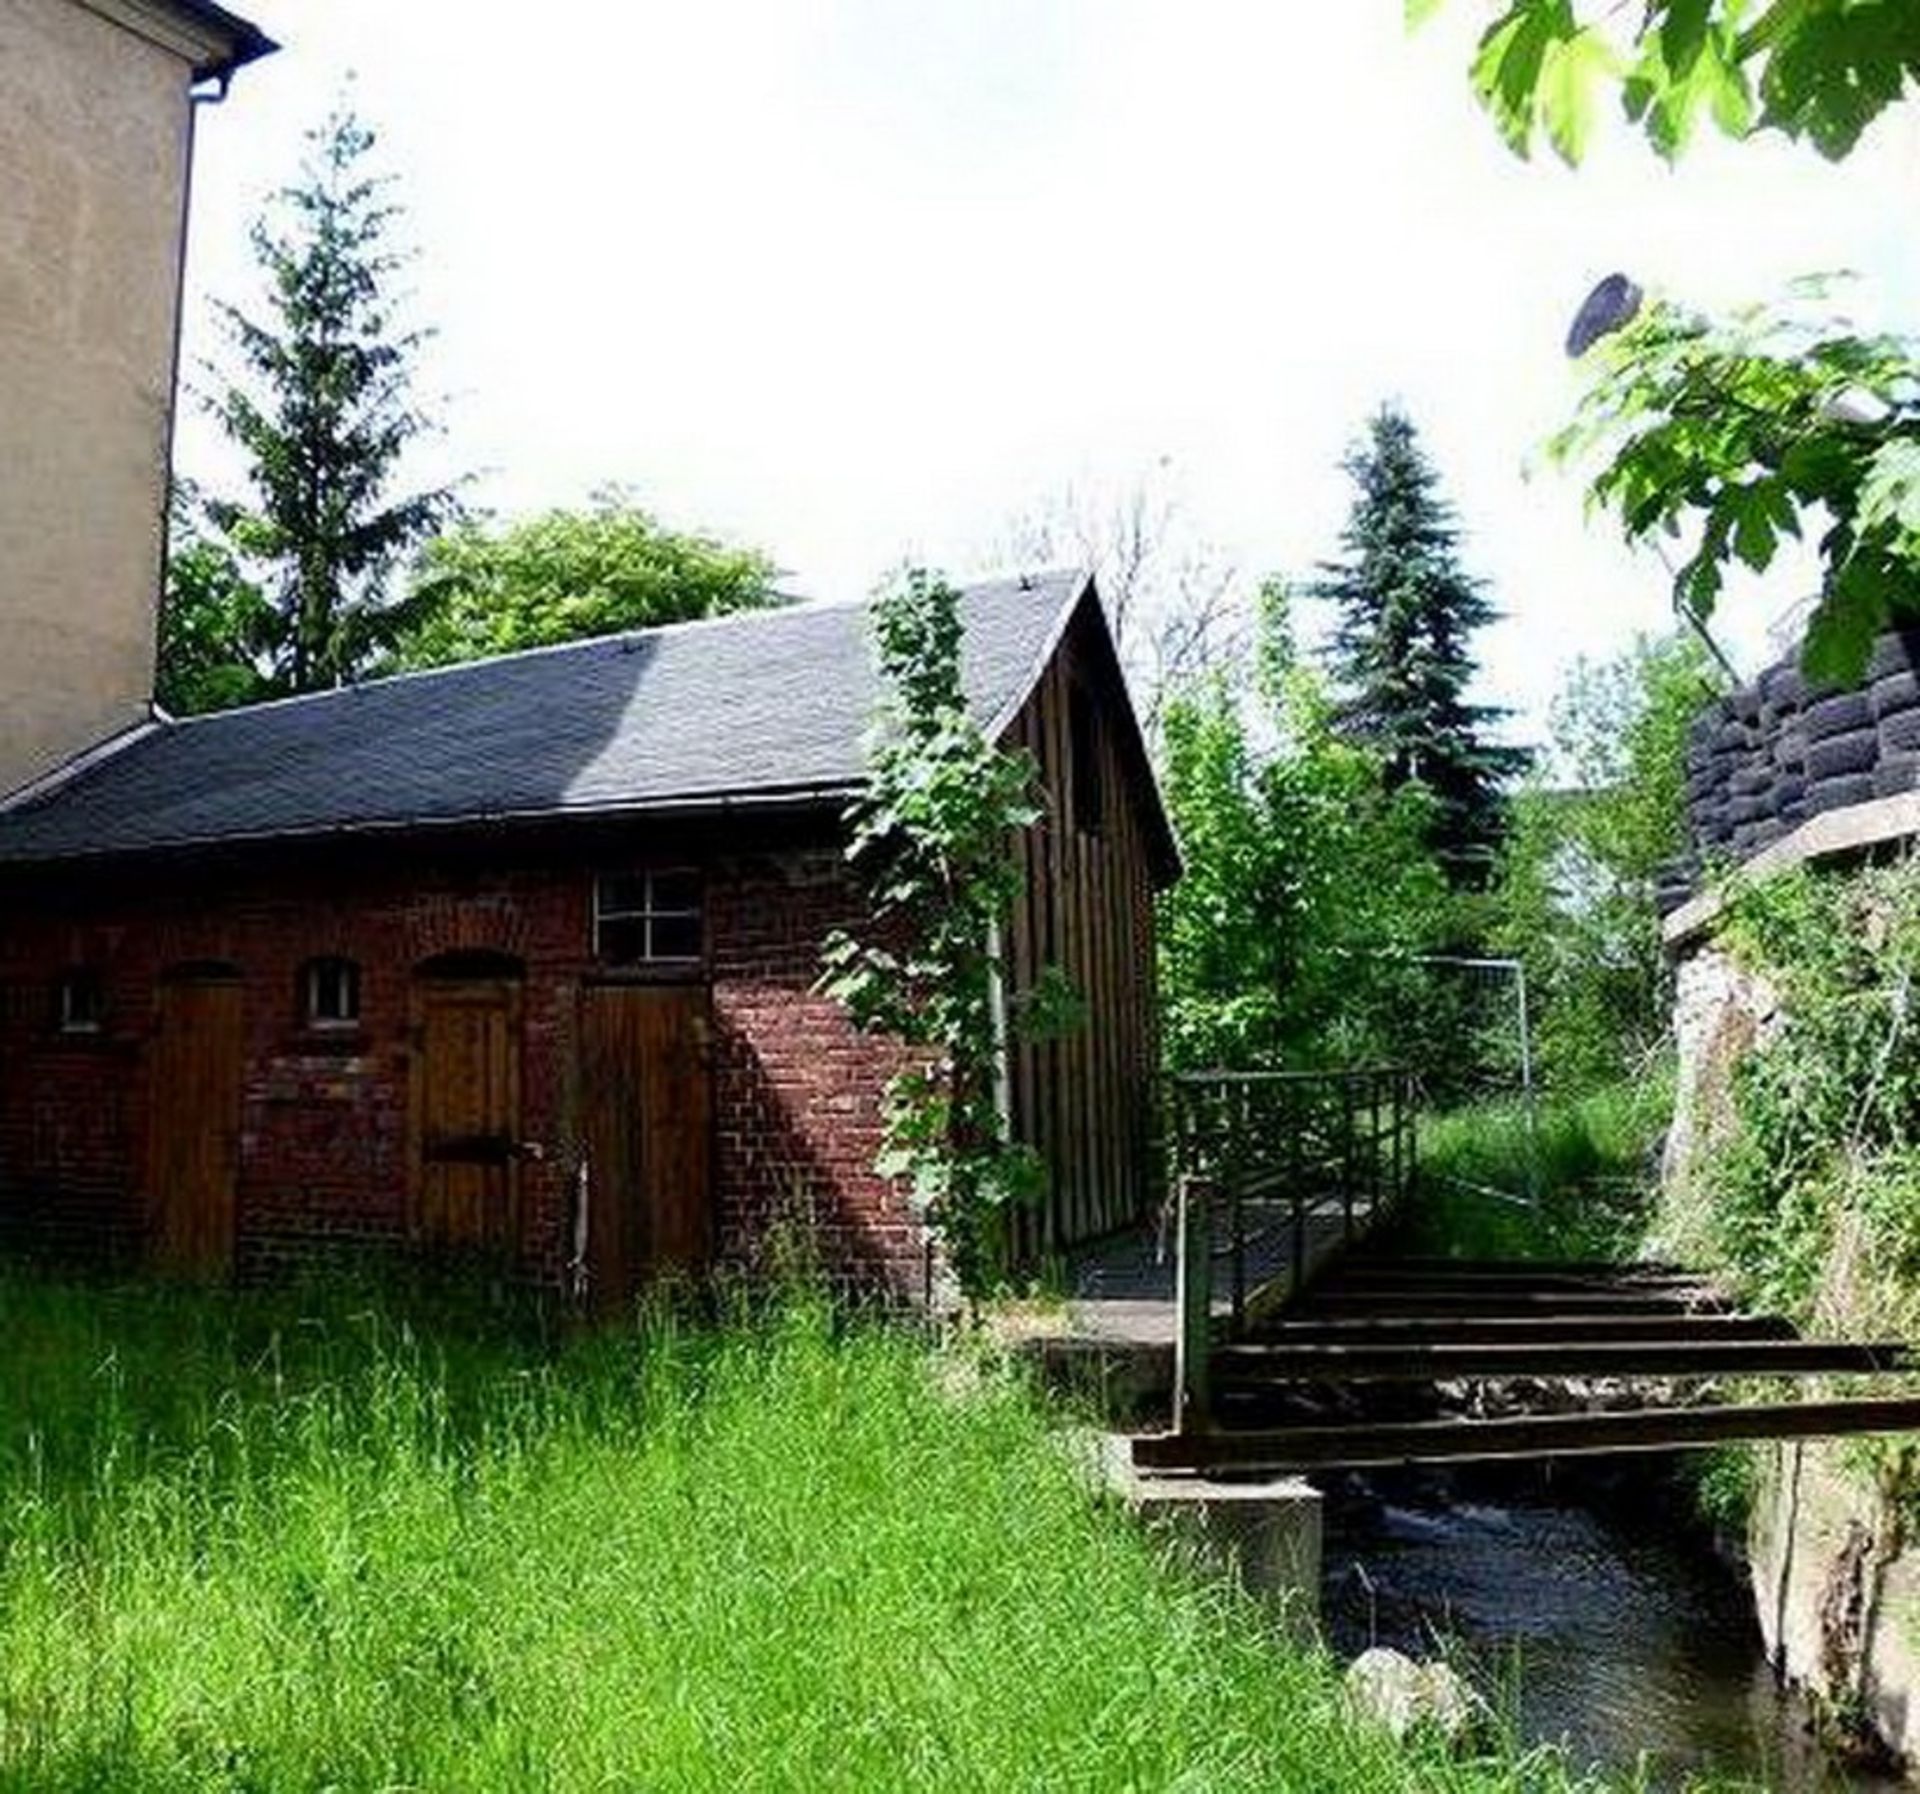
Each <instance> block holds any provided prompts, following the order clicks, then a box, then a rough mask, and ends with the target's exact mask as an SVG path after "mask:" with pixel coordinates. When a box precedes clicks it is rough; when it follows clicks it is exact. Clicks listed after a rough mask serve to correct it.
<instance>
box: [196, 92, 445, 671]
mask: <svg viewBox="0 0 1920 1794" xmlns="http://www.w3.org/2000/svg"><path fill="white" fill-rule="evenodd" d="M309 143H310V146H311V153H310V157H309V160H308V162H307V164H306V167H305V169H304V170H303V173H302V176H301V179H300V181H299V183H298V184H297V185H295V186H292V187H289V188H287V189H285V190H284V191H283V192H282V193H281V195H280V203H279V211H280V214H281V216H280V217H279V218H278V219H276V218H273V217H268V218H263V219H262V220H261V221H260V222H259V223H257V224H256V225H255V227H254V232H253V246H254V252H255V254H256V256H257V257H258V258H259V262H260V265H261V268H262V269H263V271H264V272H265V274H266V277H267V283H268V296H267V315H266V317H265V319H264V320H261V319H256V318H254V317H250V316H249V315H248V314H247V313H246V312H244V311H242V310H241V309H240V308H239V307H237V306H234V305H222V306H221V307H220V308H219V311H220V315H221V317H222V319H223V321H224V323H225V326H226V330H227V334H228V336H229V338H230V340H231V343H232V346H233V349H234V351H235V352H236V354H237V356H238V360H239V364H240V368H241V370H242V371H241V376H240V378H239V379H238V380H236V381H235V382H233V383H232V384H230V385H229V386H228V387H227V388H226V390H225V392H224V393H223V394H221V395H220V396H218V397H217V398H215V399H214V400H213V401H212V402H211V409H212V411H213V414H214V415H215V417H217V418H218V419H219V421H220V423H221V424H222V425H223V426H224V428H225V429H226V431H227V434H228V435H229V436H231V437H232V439H233V440H234V442H235V443H237V444H238V445H239V447H240V448H241V449H242V450H243V451H244V452H245V454H246V456H247V460H248V464H249V465H248V473H249V477H250V479H251V482H252V486H253V499H252V501H251V502H248V503H242V502H238V501H231V500H229V501H222V502H217V503H212V504H210V505H209V506H208V513H209V515H210V516H211V517H212V519H213V520H214V522H215V523H216V524H217V525H218V526H219V527H220V529H221V530H222V532H223V533H224V535H225V537H226V542H227V546H228V548H229V549H230V551H231V553H232V554H233V556H234V557H235V559H236V561H237V563H238V565H239V566H240V567H242V568H243V569H244V570H245V571H246V572H247V574H248V576H249V577H251V578H254V579H255V580H256V581H257V583H258V584H259V586H260V587H261V588H262V589H263V590H264V591H265V592H266V593H267V595H268V598H269V601H270V603H271V605H272V608H273V612H274V618H273V626H272V627H271V628H270V629H266V630H263V631H260V632H258V634H256V633H255V632H254V631H253V629H252V624H253V623H254V622H255V621H257V619H254V618H252V617H249V618H247V619H246V621H247V624H248V630H247V635H246V639H245V640H236V641H235V642H234V644H233V646H234V648H235V650H236V655H235V658H236V659H238V660H240V661H243V662H246V663H248V664H252V662H253V661H254V659H255V658H256V657H257V658H258V660H259V661H260V662H262V663H263V664H264V677H265V679H266V682H267V684H268V686H269V687H270V689H272V690H273V691H277V692H279V691H289V692H297V691H312V690H317V689H322V688H325V687H327V686H333V685H338V684H340V683H342V682H343V681H345V680H347V679H350V678H352V677H353V676H354V675H355V674H356V673H358V672H360V671H362V670H363V669H364V668H366V667H367V666H368V665H369V664H370V663H371V662H372V661H373V660H374V659H375V658H376V657H378V656H379V655H380V654H381V653H382V652H384V651H385V650H387V649H388V648H390V647H391V645H392V644H393V642H394V641H395V640H396V639H397V637H398V636H399V635H400V634H401V633H402V632H403V631H404V630H405V628H406V627H407V626H408V625H409V624H410V623H411V622H412V621H413V620H414V614H413V613H414V607H413V605H412V603H411V602H410V601H408V602H398V603H395V602H389V593H388V588H389V584H390V582H391V580H392V577H393V575H394V573H395V572H396V570H397V569H398V568H399V567H400V566H401V565H402V564H403V563H404V562H405V560H406V558H407V557H408V555H409V554H410V553H411V552H412V550H413V549H414V548H415V547H416V545H417V544H419V543H420V542H421V541H422V540H423V539H425V538H426V537H428V536H430V535H431V534H433V532H434V531H435V530H437V529H438V528H440V527H441V526H442V525H443V524H444V523H445V522H446V521H447V520H448V519H449V518H450V517H451V516H452V515H453V513H454V509H455V506H454V500H453V495H452V493H451V491H450V490H449V489H446V488H439V489H434V490H425V491H416V492H409V493H405V494H396V492H395V489H394V482H395V477H396V474H397V472H398V466H399V463H400V461H401V459H402V457H403V456H404V455H405V453H406V451H407V449H408V447H409V445H410V444H411V443H412V442H413V441H414V440H415V438H417V437H418V436H419V435H420V434H421V433H422V431H423V430H425V429H426V428H427V422H426V419H425V418H424V417H423V415H422V414H421V413H420V412H419V411H418V410H417V409H415V408H414V406H413V405H412V403H411V402H410V398H409V388H410V382H411V376H412V372H413V367H414V363H415V360H416V357H417V354H418V351H419V349H420V346H421V344H422V342H423V341H424V340H425V333H424V332H422V331H418V330H408V329H404V328H401V327H399V326H397V325H396V323H395V321H394V306H395V296H394V293H393V291H392V288H393V281H394V276H395V275H396V274H397V272H398V271H399V269H400V268H401V267H402V266H403V265H404V262H405V259H406V258H405V257H404V256H403V255H402V254H401V253H400V252H398V251H397V250H395V249H394V248H393V247H392V246H391V243H390V234H391V230H392V226H393V221H394V218H395V216H396V212H395V208H394V207H393V206H392V205H391V204H390V203H389V202H388V200H387V198H386V194H387V190H388V186H389V183H388V181H387V180H386V179H384V178H381V177H377V176H373V175H369V174H367V173H366V172H365V167H364V165H365V159H366V157H367V155H368V154H369V152H370V151H371V150H372V149H373V146H374V136H373V133H372V132H371V131H370V130H368V129H367V128H366V127H365V126H364V125H363V124H361V123H360V122H359V121H358V120H357V119H355V118H354V117H352V116H351V115H350V114H344V113H343V114H337V115H335V116H334V117H333V118H331V119H329V120H328V121H327V123H326V124H324V125H323V126H322V127H320V129H319V130H317V131H315V132H314V133H312V135H311V136H310V138H309Z"/></svg>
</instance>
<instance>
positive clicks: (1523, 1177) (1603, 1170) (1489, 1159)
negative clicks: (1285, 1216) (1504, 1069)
mask: <svg viewBox="0 0 1920 1794" xmlns="http://www.w3.org/2000/svg"><path fill="white" fill-rule="evenodd" d="M1669 1103H1670V1090H1669V1087H1668V1084H1667V1082H1666V1080H1665V1079H1661V1078H1654V1079H1649V1080H1648V1081H1646V1082H1645V1083H1642V1084H1631V1085H1628V1084H1617V1085H1611V1086H1609V1087H1607V1088H1605V1089H1602V1090H1598V1091H1594V1092H1591V1093H1590V1094H1588V1095H1585V1096H1581V1097H1575V1098H1557V1099H1556V1098H1543V1099H1542V1100H1541V1101H1540V1103H1539V1105H1538V1107H1537V1110H1536V1111H1535V1112H1534V1113H1533V1114H1532V1115H1531V1116H1530V1115H1529V1113H1528V1111H1527V1109H1526V1107H1525V1105H1524V1104H1522V1103H1521V1102H1519V1101H1508V1102H1502V1103H1484V1104H1478V1105H1476V1106H1474V1107H1472V1108H1467V1109H1457V1110H1454V1111H1452V1112H1451V1113H1449V1114H1445V1115H1439V1116H1432V1117H1429V1118H1428V1119H1427V1120H1425V1121H1424V1122H1423V1123H1422V1125H1421V1129H1420V1138H1419V1173H1420V1178H1419V1190H1418V1193H1417V1195H1416V1197H1415V1199H1414V1201H1413V1202H1412V1204H1411V1205H1410V1206H1409V1210H1408V1213H1407V1215H1406V1218H1405V1220H1404V1221H1403V1222H1402V1224H1401V1227H1400V1230H1399V1232H1398V1233H1397V1235H1396V1238H1395V1244H1396V1245H1397V1246H1398V1247H1399V1248H1400V1249H1402V1250H1405V1251H1409V1252H1416V1253H1431V1254H1434V1255H1437V1256H1442V1257H1452V1258H1611V1257H1631V1256H1632V1255H1633V1253H1634V1250H1635V1249H1636V1247H1637V1245H1638V1241H1639V1237H1640V1234H1641V1232H1642V1230H1643V1228H1644V1226H1645V1223H1646V1219H1647V1213H1648V1207H1649V1204H1650V1202H1651V1199H1652V1191H1653V1186H1654V1182H1655V1174H1654V1169H1653V1163H1652V1161H1653V1157H1654V1154H1655V1152H1656V1150H1657V1147H1658V1143H1659V1139H1660V1135H1661V1132H1662V1130H1663V1129H1664V1128H1665V1126H1666V1121H1667V1115H1668V1110H1669Z"/></svg>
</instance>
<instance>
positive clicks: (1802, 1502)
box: [1658, 934, 1920, 1756]
mask: <svg viewBox="0 0 1920 1794" xmlns="http://www.w3.org/2000/svg"><path fill="white" fill-rule="evenodd" d="M1675 983H1676V992H1675V1012H1674V1033H1675V1044H1676V1048H1677V1061H1678V1063H1677V1082H1676V1089H1675V1106H1674V1121H1673V1127H1672V1130H1671V1132H1670V1134H1669V1136H1668V1141H1667V1153H1666V1162H1665V1166H1664V1185H1665V1187H1664V1191H1663V1203H1662V1226H1661V1235H1662V1237H1661V1238H1660V1239H1659V1241H1658V1249H1659V1250H1660V1251H1661V1252H1662V1253H1663V1254H1668V1255H1672V1256H1675V1257H1678V1258H1680V1259H1682V1260H1686V1261H1690V1262H1695V1263H1702V1262H1705V1263H1711V1262H1712V1254H1711V1250H1710V1246H1709V1243H1708V1240H1707V1227H1708V1223H1709V1205H1708V1192H1707V1190H1706V1188H1705V1187H1704V1180H1703V1177H1702V1172H1703V1169H1704V1167H1705V1166H1706V1165H1707V1164H1708V1163H1709V1162H1710V1160H1711V1156H1712V1154H1713V1152H1714V1151H1715V1150H1716V1148H1717V1147H1718V1146H1719V1145H1721V1144H1722V1143H1724V1141H1725V1140H1726V1139H1727V1137H1728V1135H1729V1133H1730V1131H1731V1129H1732V1127H1733V1124H1734V1078H1735V1074H1736V1072H1737V1071H1738V1068H1739V1066H1740V1063H1741V1061H1742V1059H1743V1058H1744V1057H1745V1056H1746V1055H1747V1054H1748V1053H1749V1052H1751V1051H1753V1050H1754V1048H1755V1047H1756V1046H1760V1045H1764V1044H1765V1041H1766V1038H1767V1035H1768V1032H1769V1030H1770V1028H1771V1027H1772V1026H1773V1025H1774V1023H1775V1021H1776V1019H1777V1017H1778V1015H1779V1002H1778V998H1777V996H1776V993H1775V992H1774V991H1773V989H1772V988H1771V987H1770V986H1769V985H1768V984H1767V982H1766V981H1765V980H1764V979H1762V978H1760V977H1758V976H1756V975H1755V974H1754V973H1753V972H1751V971H1750V970H1748V969H1746V968H1745V967H1743V966H1741V965H1740V964H1739V963H1737V962H1736V961H1735V960H1734V959H1733V957H1732V956H1731V955H1730V954H1728V953H1727V952H1726V951H1725V949H1724V948H1722V947H1721V946H1719V945H1717V944H1716V943H1715V941H1714V940H1713V938H1712V936H1711V934H1703V935H1701V936H1698V937H1696V938H1695V939H1693V940H1692V941H1691V942H1690V943H1689V944H1688V947H1687V950H1686V952H1685V956H1684V957H1683V958H1682V959H1681V961H1680V963H1679V965H1678V966H1677V967H1676V977H1675ZM1828 1269H1829V1274H1828V1276H1827V1277H1826V1279H1825V1290H1824V1292H1823V1303H1822V1305H1823V1310H1824V1311H1827V1313H1826V1318H1827V1319H1828V1320H1829V1321H1830V1322H1831V1323H1832V1327H1833V1330H1835V1331H1836V1332H1838V1333H1839V1334H1841V1335H1842V1336H1845V1335H1846V1333H1847V1332H1848V1330H1849V1329H1848V1324H1847V1322H1848V1317H1847V1316H1846V1315H1845V1314H1844V1313H1842V1312H1838V1311H1837V1310H1836V1308H1835V1304H1836V1303H1837V1302H1843V1301H1844V1292H1845V1291H1846V1289H1847V1288H1848V1287H1849V1286H1850V1283H1851V1281H1852V1279H1850V1278H1849V1277H1848V1276H1847V1275H1846V1269H1845V1267H1843V1266H1838V1265H1835V1266H1830V1267H1829V1268H1828ZM1854 1330H1855V1331H1856V1332H1857V1328H1856V1329H1854ZM1755 1449H1756V1450H1757V1452H1758V1472H1759V1475H1758V1488H1757V1494H1756V1499H1755V1503H1754V1511H1753V1515H1752V1521H1751V1527H1750V1531H1749V1536H1748V1540H1747V1554H1748V1563H1749V1566H1750V1574H1751V1578H1752V1587H1753V1598H1754V1607H1755V1613H1756V1616H1757V1617H1758V1619H1759V1622H1760V1628H1761V1632H1762V1635H1763V1637H1764V1638H1765V1641H1766V1646H1767V1651H1768V1655H1769V1656H1770V1657H1771V1659H1772V1660H1773V1662H1774V1664H1775V1666H1776V1668H1777V1669H1778V1670H1779V1671H1780V1672H1781V1673H1783V1674H1785V1675H1786V1676H1787V1677H1788V1678H1789V1679H1790V1680H1792V1681H1793V1682H1795V1683H1796V1684H1798V1685H1799V1686H1801V1687H1803V1688H1805V1689H1807V1690H1809V1691H1810V1692H1811V1693H1812V1694H1813V1695H1814V1696H1815V1698H1816V1701H1817V1703H1818V1704H1819V1705H1821V1706H1822V1707H1823V1708H1824V1709H1825V1710H1826V1711H1827V1712H1829V1713H1830V1714H1833V1715H1836V1716H1838V1717H1841V1718H1843V1719H1844V1720H1845V1721H1846V1722H1847V1723H1849V1724H1852V1725H1855V1726H1858V1725H1860V1724H1861V1723H1863V1722H1864V1724H1865V1725H1866V1726H1868V1727H1870V1728H1871V1730H1872V1731H1873V1732H1874V1733H1875V1734H1876V1735H1877V1736H1878V1737H1879V1738H1880V1739H1881V1740H1883V1741H1884V1742H1885V1743H1886V1744H1887V1745H1889V1746H1891V1747H1892V1748H1893V1749H1894V1750H1895V1751H1897V1752H1898V1753H1900V1754H1901V1755H1902V1756H1920V1648H1917V1647H1916V1639H1917V1638H1920V1631H1916V1624H1917V1623H1920V1552H1915V1551H1911V1550H1908V1549H1906V1548H1905V1546H1904V1543H1903V1540H1902V1537H1901V1530H1902V1529H1901V1527H1900V1525H1899V1523H1898V1520H1897V1517H1896V1515H1895V1513H1894V1512H1893V1510H1892V1509H1891V1507H1890V1506H1889V1505H1888V1503H1886V1502H1885V1501H1883V1500H1882V1499H1881V1498H1880V1495H1879V1494H1878V1492H1877V1491H1876V1489H1875V1488H1874V1487H1873V1486H1872V1485H1871V1483H1869V1482H1867V1481H1866V1480H1864V1479H1863V1475H1862V1473H1861V1471H1860V1470H1859V1468H1858V1467H1857V1465H1853V1464H1850V1463H1849V1462H1848V1445H1847V1443H1846V1442H1845V1441H1835V1442H1826V1441H1809V1442H1806V1443H1804V1444H1802V1443H1798V1442H1795V1443H1785V1444H1778V1445H1763V1446H1760V1447H1757V1448H1755Z"/></svg>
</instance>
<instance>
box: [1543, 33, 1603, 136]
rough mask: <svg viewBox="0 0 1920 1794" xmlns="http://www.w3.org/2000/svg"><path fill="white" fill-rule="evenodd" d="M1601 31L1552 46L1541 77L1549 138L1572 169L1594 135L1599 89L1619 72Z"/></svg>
mask: <svg viewBox="0 0 1920 1794" xmlns="http://www.w3.org/2000/svg"><path fill="white" fill-rule="evenodd" d="M1618 68H1619V65H1618V63H1617V61H1616V59H1615V57H1614V54H1613V50H1612V48H1611V47H1610V46H1609V45H1608V43H1607V41H1606V39H1605V38H1603V37H1602V36H1601V35H1600V34H1599V32H1597V31H1592V30H1587V31H1578V32H1575V33H1574V35H1573V36H1572V37H1570V38H1567V39H1565V40H1563V41H1558V42H1555V43H1553V44H1551V45H1549V46H1548V49H1547V53H1546V57H1545V59H1544V63H1543V66H1542V69H1541V75H1540V112H1541V117H1542V119H1543V121H1544V122H1545V124H1546V127H1547V138H1548V141H1549V142H1551V143H1552V145H1553V147H1554V149H1555V150H1556V151H1557V152H1558V154H1559V157H1560V159H1561V161H1563V162H1565V163H1566V164H1567V166H1568V167H1569V168H1574V167H1578V166H1579V163H1580V160H1581V158H1582V157H1583V156H1584V155H1585V154H1586V153H1587V143H1588V140H1589V139H1590V138H1591V137H1592V135H1593V118H1594V107H1595V88H1596V85H1597V84H1598V83H1599V82H1601V81H1603V80H1608V79H1611V78H1612V77H1613V76H1614V75H1615V74H1617V73H1618Z"/></svg>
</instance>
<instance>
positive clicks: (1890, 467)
mask: <svg viewBox="0 0 1920 1794" xmlns="http://www.w3.org/2000/svg"><path fill="white" fill-rule="evenodd" d="M1860 522H1861V525H1862V527H1863V528H1866V529H1878V528H1884V527H1888V526H1891V527H1892V528H1893V529H1895V530H1897V531H1899V532H1900V533H1901V534H1902V535H1904V536H1912V537H1920V439H1916V438H1914V437H1911V436H1897V437H1895V438H1894V439H1893V440H1892V441H1891V442H1884V443H1882V444H1881V445H1880V447H1879V448H1878V449H1877V450H1876V451H1875V452H1874V455H1873V458H1872V460H1871V461H1869V462H1868V463H1867V474H1866V478H1865V479H1864V480H1863V481H1862V482H1861V485H1860Z"/></svg>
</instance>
